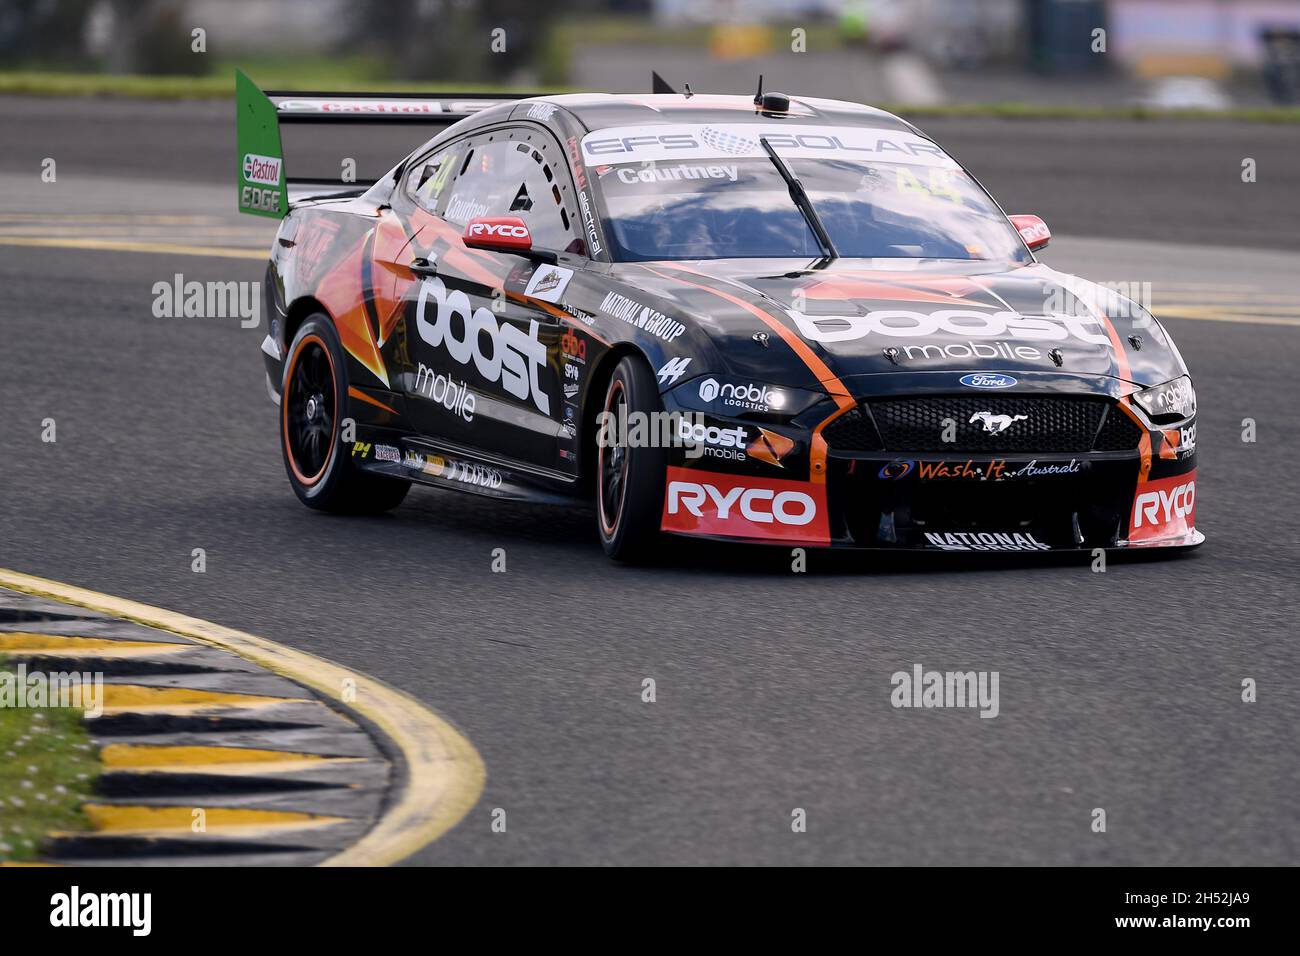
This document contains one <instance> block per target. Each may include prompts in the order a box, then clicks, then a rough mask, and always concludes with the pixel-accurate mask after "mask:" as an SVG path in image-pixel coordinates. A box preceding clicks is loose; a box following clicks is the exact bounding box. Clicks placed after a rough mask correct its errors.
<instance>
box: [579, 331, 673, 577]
mask: <svg viewBox="0 0 1300 956" xmlns="http://www.w3.org/2000/svg"><path fill="white" fill-rule="evenodd" d="M620 407H624V408H626V414H628V415H630V414H632V413H633V412H641V413H644V414H647V415H650V414H653V413H655V412H661V411H663V403H662V402H661V401H660V400H659V387H658V383H657V382H656V381H655V376H654V372H653V371H652V370H651V369H650V366H649V365H648V364H646V361H645V360H644V359H642V358H641V357H640V356H637V355H628V356H625V357H624V358H623V359H622V360H621V361H620V362H619V363H618V365H616V366H615V367H614V373H613V375H611V376H610V380H609V385H608V386H607V387H606V389H605V402H604V405H603V406H602V410H603V411H605V412H607V413H609V414H610V415H612V416H614V417H613V419H612V421H616V422H622V421H627V420H628V419H625V418H623V417H622V416H623V414H624V413H623V412H622V411H621V410H620ZM607 420H611V419H607ZM653 420H654V419H650V421H653ZM649 430H650V429H647V431H649ZM615 434H617V432H615ZM626 437H627V436H625V435H617V441H616V442H615V443H613V444H612V446H611V447H605V446H606V445H607V444H610V443H609V442H607V441H597V443H596V445H597V447H596V525H597V528H598V529H599V531H600V543H601V545H602V546H603V547H604V548H605V553H606V554H607V555H609V556H610V557H611V558H613V559H614V560H616V561H623V562H626V563H629V564H637V563H644V562H649V561H653V560H654V559H655V558H657V557H659V555H660V553H661V550H662V546H663V535H662V534H660V532H659V520H660V513H661V512H662V510H663V501H664V476H665V474H666V472H667V467H668V456H667V453H666V452H665V450H664V449H663V448H657V447H636V448H632V447H628V445H627V444H626Z"/></svg>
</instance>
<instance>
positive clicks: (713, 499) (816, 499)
mask: <svg viewBox="0 0 1300 956" xmlns="http://www.w3.org/2000/svg"><path fill="white" fill-rule="evenodd" d="M661 527H662V529H663V530H664V531H678V532H684V533H686V534H706V535H717V536H720V537H730V538H762V539H768V540H772V539H776V540H780V541H802V542H806V543H809V544H828V543H830V522H829V521H828V519H827V515H826V487H825V485H814V484H812V483H811V482H806V481H784V480H778V479H775V478H772V479H761V478H752V477H748V476H739V475H723V474H718V473H716V472H711V471H695V470H693V469H690V468H676V467H669V469H668V484H667V488H666V489H665V492H664V513H663V519H662V523H661Z"/></svg>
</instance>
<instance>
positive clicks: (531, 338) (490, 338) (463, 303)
mask: <svg viewBox="0 0 1300 956" xmlns="http://www.w3.org/2000/svg"><path fill="white" fill-rule="evenodd" d="M430 296H432V297H433V298H434V299H435V300H436V302H437V304H438V314H437V316H436V317H435V318H434V320H433V321H432V322H430V321H429V320H428V319H427V318H426V317H425V306H426V304H427V303H428V301H429V297H430ZM453 316H459V317H460V320H461V328H462V330H463V335H464V338H463V339H457V338H456V337H455V335H454V334H453V333H452V317H453ZM415 327H416V329H417V330H418V331H419V333H420V338H422V339H423V340H424V341H425V342H427V343H428V344H429V346H430V347H431V348H435V349H436V348H438V347H440V346H443V345H445V346H446V348H447V354H448V355H450V356H451V357H452V358H453V359H454V360H455V361H457V362H459V363H460V364H461V365H468V364H469V363H470V362H471V361H472V362H473V363H474V367H475V368H476V369H478V373H479V374H480V375H482V376H483V378H484V379H486V380H487V381H489V382H498V381H499V382H500V383H501V387H502V388H504V389H505V390H506V391H507V392H508V393H509V394H511V395H513V396H515V398H519V399H527V398H529V397H531V398H532V400H533V404H534V405H536V406H537V409H538V411H540V412H541V413H542V414H543V415H549V414H550V413H551V400H550V398H549V397H548V396H547V395H546V393H545V392H543V391H542V388H541V385H540V384H539V383H538V372H539V371H540V369H541V368H542V367H543V366H545V365H546V346H544V345H543V344H542V343H541V341H540V340H539V339H538V338H537V321H536V320H535V319H534V320H532V321H530V322H529V324H528V332H527V334H525V333H524V332H523V330H522V329H520V328H518V327H517V326H515V325H512V324H511V323H509V322H502V323H501V324H500V325H498V324H497V320H496V316H494V315H493V314H492V310H491V309H485V308H483V307H481V306H480V307H479V308H477V309H475V308H473V307H471V305H470V301H469V296H467V295H465V293H464V292H460V291H456V292H448V291H447V286H446V285H444V284H443V281H442V280H441V279H438V278H429V279H425V280H424V282H422V283H421V284H420V295H419V298H418V300H417V301H416V308H415ZM488 343H490V344H491V348H490V349H488V350H487V352H484V350H483V347H484V345H485V344H488Z"/></svg>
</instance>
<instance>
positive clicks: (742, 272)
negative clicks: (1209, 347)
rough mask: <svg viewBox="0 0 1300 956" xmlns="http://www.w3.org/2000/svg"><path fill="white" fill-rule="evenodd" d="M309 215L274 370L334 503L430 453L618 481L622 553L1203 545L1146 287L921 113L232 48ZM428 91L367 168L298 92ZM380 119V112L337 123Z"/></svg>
mask: <svg viewBox="0 0 1300 956" xmlns="http://www.w3.org/2000/svg"><path fill="white" fill-rule="evenodd" d="M237 85H238V98H237V99H238V111H239V113H238V117H239V118H238V136H239V150H238V152H239V172H238V184H239V206H240V209H241V210H242V211H245V212H250V213H253V214H257V215H265V216H273V217H277V218H281V219H282V222H281V223H280V226H279V231H278V234H277V236H276V239H275V242H274V244H273V247H272V251H271V255H270V263H269V265H268V270H267V281H266V283H265V295H266V314H267V315H268V317H269V318H270V321H269V334H268V335H267V336H266V338H265V340H264V342H263V343H262V353H263V359H264V361H265V366H266V374H267V385H268V389H269V391H270V393H271V397H272V399H273V400H274V401H275V402H276V403H278V405H279V430H280V438H281V447H282V450H283V455H284V462H285V469H286V472H287V473H288V477H289V482H290V485H291V486H292V487H293V490H294V492H295V493H296V494H297V496H298V497H299V498H300V499H301V500H302V502H303V503H304V504H306V505H308V506H309V507H312V508H319V509H324V510H328V511H363V512H377V511H383V510H386V509H390V508H393V507H394V506H396V505H397V504H399V503H400V502H401V501H402V500H403V498H404V496H405V495H406V494H407V491H408V489H409V487H410V486H411V485H412V484H423V485H432V486H436V487H440V488H451V489H456V490H461V491H467V492H472V493H475V494H479V495H486V496H489V497H493V498H498V499H508V500H516V501H528V502H546V503H556V504H570V505H572V504H574V503H575V502H576V503H582V502H589V503H590V504H591V505H592V506H593V510H594V512H595V517H596V526H597V532H598V534H599V537H600V540H601V542H602V544H603V546H604V548H605V550H606V552H607V553H608V554H609V555H610V556H611V557H613V558H615V559H618V560H623V561H637V560H643V559H645V558H647V557H648V556H650V555H653V554H656V553H657V552H659V551H660V550H661V549H662V546H663V545H664V544H665V543H668V542H671V541H672V540H673V539H675V538H680V537H687V538H690V537H702V538H710V539H720V540H726V541H735V542H749V543H762V544H774V545H782V546H786V547H817V548H822V547H852V548H881V549H921V550H931V551H944V552H952V551H959V552H965V551H969V552H1006V551H1011V552H1042V551H1054V550H1061V549H1098V548H1103V549H1104V548H1139V547H1141V548H1146V547H1171V548H1186V547H1191V546H1194V545H1198V544H1200V543H1201V542H1202V541H1203V539H1204V538H1203V535H1202V534H1201V533H1200V532H1199V531H1197V530H1196V523H1195V517H1196V507H1195V506H1196V395H1195V391H1194V389H1193V385H1192V380H1191V378H1190V376H1189V374H1188V371H1187V368H1186V366H1185V365H1184V363H1183V360H1182V358H1181V356H1180V355H1179V353H1178V349H1177V348H1176V347H1175V345H1174V343H1173V340H1172V339H1171V338H1170V336H1169V334H1168V332H1167V331H1166V330H1165V329H1164V328H1163V327H1162V326H1161V324H1160V323H1159V322H1158V321H1157V320H1156V319H1155V318H1154V317H1153V316H1152V315H1151V314H1150V312H1149V311H1148V310H1147V309H1146V308H1145V307H1144V306H1143V305H1141V304H1140V303H1139V302H1138V301H1135V299H1134V298H1132V297H1129V296H1126V295H1123V294H1121V291H1122V290H1116V289H1113V288H1107V287H1102V286H1099V285H1095V284H1093V283H1090V282H1086V281H1084V280H1082V279H1079V278H1076V277H1074V276H1070V275H1065V274H1063V273H1060V272H1057V271H1055V270H1053V269H1051V268H1049V267H1048V266H1046V265H1044V264H1043V263H1042V262H1040V261H1038V259H1037V258H1036V256H1035V253H1036V252H1037V251H1038V250H1040V249H1042V248H1043V247H1044V246H1046V245H1047V244H1048V241H1049V239H1050V237H1051V236H1050V233H1049V231H1048V229H1047V226H1046V225H1045V224H1044V223H1043V221H1042V220H1041V219H1039V218H1038V217H1036V216H1031V215H1018V216H1007V215H1006V214H1005V213H1004V212H1003V211H1002V209H1001V208H1000V207H999V206H998V204H997V202H995V201H994V199H993V198H992V197H991V196H990V195H989V194H988V193H987V192H986V191H985V190H984V188H983V187H982V186H981V185H980V184H979V183H978V182H977V181H976V180H975V178H974V177H973V176H972V175H971V174H970V173H969V172H967V171H966V169H964V168H963V167H962V166H961V165H960V164H959V163H958V162H957V161H956V160H954V159H953V158H952V157H951V156H950V155H949V154H948V153H946V152H945V151H944V150H943V149H942V148H941V147H940V146H939V145H938V144H936V143H935V142H934V140H932V139H931V138H930V137H928V136H926V135H925V134H924V133H922V132H921V131H920V130H919V129H917V128H916V127H915V126H913V125H912V124H911V123H909V122H907V121H905V120H903V119H900V118H899V117H897V116H894V115H892V114H890V113H887V112H884V111H881V110H879V109H874V108H872V107H869V106H864V105H858V104H855V103H849V102H840V101H834V100H827V99H816V98H810V97H798V96H790V95H785V94H781V93H774V92H768V93H763V92H762V85H761V81H760V86H759V92H758V93H757V94H756V95H754V96H752V97H751V96H733V95H706V94H702V93H692V92H691V91H690V89H689V87H687V88H686V89H685V91H684V92H681V93H678V92H659V93H653V94H647V95H610V94H566V95H548V96H535V97H526V98H517V97H510V96H501V95H493V96H472V97H469V96H464V95H448V96H439V95H427V94H411V95H394V94H356V93H346V94H325V93H313V94H297V93H270V94H266V93H263V92H262V91H260V90H259V89H258V88H257V87H256V86H255V85H254V84H253V83H252V81H251V80H249V79H248V78H247V77H245V76H243V75H242V74H241V75H240V76H239V77H238V80H237ZM289 122H316V123H331V124H333V123H344V124H351V123H403V122H407V123H409V122H417V123H430V124H432V125H433V126H435V127H436V130H435V131H434V135H433V136H432V138H431V139H428V140H427V141H426V142H424V143H423V144H422V145H420V146H419V147H418V148H416V149H414V150H413V151H411V152H410V153H409V155H407V156H405V157H403V158H402V159H401V161H400V162H398V163H397V164H396V165H395V166H393V167H392V169H391V170H389V171H388V172H387V173H386V174H384V175H382V176H380V177H378V178H377V179H375V180H374V181H373V182H358V183H339V182H319V181H316V182H301V181H298V180H294V179H289V178H286V175H285V163H284V159H283V155H282V150H281V141H280V130H279V126H280V124H281V123H289ZM338 129H343V130H346V131H349V132H351V133H353V134H355V131H356V129H357V127H355V126H351V125H348V126H342V127H338Z"/></svg>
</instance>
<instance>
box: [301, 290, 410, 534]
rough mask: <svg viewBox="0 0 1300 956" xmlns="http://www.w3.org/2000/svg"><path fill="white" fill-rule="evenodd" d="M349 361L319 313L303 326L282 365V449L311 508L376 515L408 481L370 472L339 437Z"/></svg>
mask: <svg viewBox="0 0 1300 956" xmlns="http://www.w3.org/2000/svg"><path fill="white" fill-rule="evenodd" d="M347 394H348V383H347V364H346V362H345V358H344V353H343V347H342V346H341V345H340V344H339V340H338V334H337V333H336V332H335V331H334V326H333V324H332V323H331V322H330V320H329V318H328V317H327V316H325V315H322V314H320V313H316V314H315V315H312V316H310V317H308V319H307V321H305V322H304V323H303V324H302V327H301V328H300V329H299V330H298V334H297V335H296V336H294V339H293V344H292V345H290V346H289V358H288V361H286V362H285V364H284V381H283V382H282V383H281V389H280V450H281V452H283V454H284V470H285V471H286V472H287V473H288V475H289V484H290V485H292V486H293V490H294V493H295V494H296V495H297V496H298V498H299V500H301V501H302V503H303V504H305V505H306V506H307V507H309V508H318V509H320V510H322V511H337V512H351V513H359V514H376V513H378V512H381V511H387V510H389V509H390V508H395V507H397V505H399V504H400V503H401V501H402V499H403V498H405V497H406V492H407V491H408V490H410V487H411V483H410V482H409V481H402V480H400V479H397V478H385V477H383V476H381V475H368V474H366V473H365V472H363V471H360V470H359V469H358V468H357V467H356V466H355V465H353V464H352V454H351V452H352V449H351V446H350V445H348V444H347V443H345V442H344V441H343V438H342V431H343V413H344V412H345V411H346V409H347Z"/></svg>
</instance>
